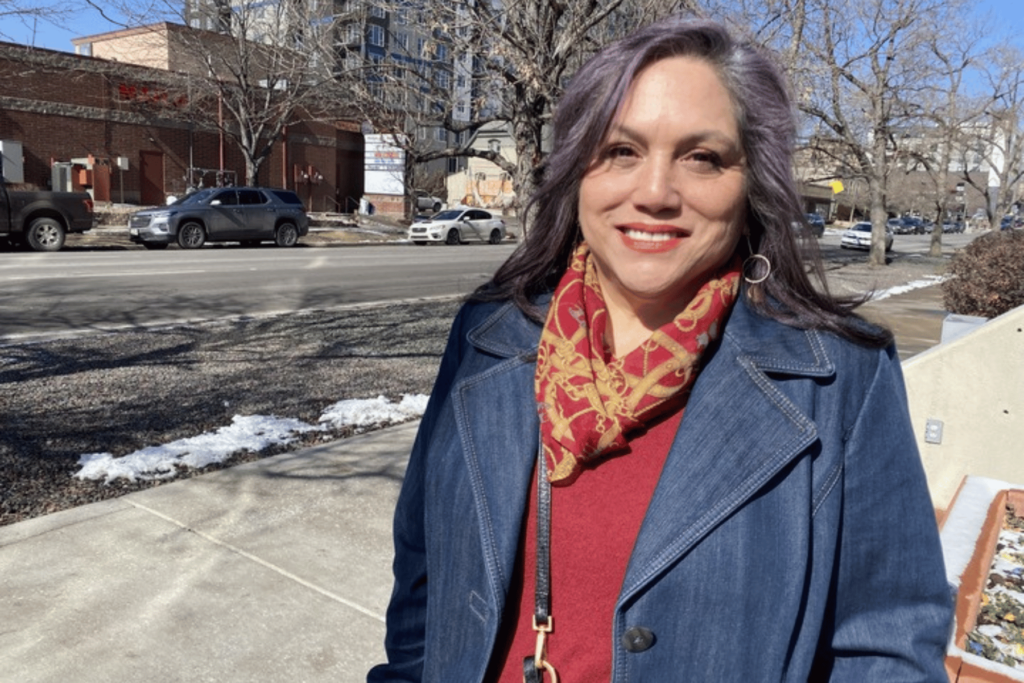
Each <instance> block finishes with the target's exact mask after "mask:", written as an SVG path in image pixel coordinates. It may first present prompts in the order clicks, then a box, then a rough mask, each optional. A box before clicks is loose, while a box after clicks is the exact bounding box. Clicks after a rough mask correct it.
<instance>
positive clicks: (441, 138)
mask: <svg viewBox="0 0 1024 683" xmlns="http://www.w3.org/2000/svg"><path fill="white" fill-rule="evenodd" d="M436 136H437V141H438V142H448V131H447V130H445V129H444V128H442V127H441V126H438V127H437V129H436Z"/></svg>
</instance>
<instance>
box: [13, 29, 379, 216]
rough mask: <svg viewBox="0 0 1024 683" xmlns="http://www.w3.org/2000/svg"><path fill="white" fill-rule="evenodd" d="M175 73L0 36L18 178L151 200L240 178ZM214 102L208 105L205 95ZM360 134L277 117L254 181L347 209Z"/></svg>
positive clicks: (323, 206)
mask: <svg viewBox="0 0 1024 683" xmlns="http://www.w3.org/2000/svg"><path fill="white" fill-rule="evenodd" d="M180 81H181V78H180V74H171V73H170V72H168V71H165V70H162V69H159V68H150V67H143V66H136V65H131V64H125V63H123V62H117V61H112V60H107V59H100V58H97V57H90V56H81V55H72V54H68V53H64V52H55V51H50V50H40V49H37V48H30V47H25V46H21V45H15V44H11V43H2V42H0V141H4V142H7V143H12V142H13V143H20V144H16V145H10V144H8V145H7V147H8V148H13V149H18V148H20V150H21V154H22V162H23V163H22V168H23V175H24V183H23V185H24V186H25V187H28V188H36V189H40V188H42V189H49V188H53V189H76V190H77V189H83V188H84V189H87V190H89V191H90V192H92V193H93V195H94V198H95V199H96V201H97V202H104V201H112V202H118V203H121V202H123V203H130V204H143V205H153V204H162V203H164V201H165V199H166V197H167V196H168V195H180V194H182V193H183V192H184V191H185V190H186V187H187V186H188V184H189V182H190V181H191V182H192V184H193V185H202V186H210V185H215V184H217V183H218V182H219V181H220V182H226V183H229V184H241V183H243V182H244V178H245V173H244V170H245V164H244V161H243V159H242V155H241V152H240V151H239V150H238V148H237V147H236V146H235V145H234V143H233V142H232V141H231V139H230V137H228V136H224V135H222V134H221V132H220V130H219V129H218V127H217V126H216V125H214V124H211V123H209V122H203V120H202V119H200V118H198V117H193V116H190V113H192V112H191V111H190V109H191V108H192V107H194V106H204V107H210V106H211V103H203V104H202V105H199V103H193V102H190V101H189V97H188V91H187V89H185V90H182V88H181V87H180ZM212 106H213V107H216V104H212ZM363 147H364V145H363V136H362V134H361V133H360V130H359V126H358V124H356V123H352V122H337V123H334V124H331V123H323V122H317V121H302V122H298V123H293V124H291V125H289V126H288V128H287V129H286V133H285V136H284V139H283V140H279V141H277V142H275V143H274V145H273V148H272V152H271V154H270V157H269V158H268V159H267V160H266V161H265V162H264V163H263V166H262V167H261V169H260V174H259V178H258V182H259V184H261V185H268V186H274V187H286V188H288V189H292V190H295V191H296V192H298V194H299V196H301V197H302V198H303V200H304V201H305V202H306V206H307V208H308V209H310V210H315V211H341V212H351V211H354V210H355V209H356V207H357V206H358V201H359V198H360V197H361V196H362V194H363Z"/></svg>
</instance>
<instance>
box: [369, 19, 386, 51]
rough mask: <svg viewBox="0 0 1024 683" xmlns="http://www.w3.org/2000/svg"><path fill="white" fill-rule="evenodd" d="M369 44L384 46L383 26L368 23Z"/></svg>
mask: <svg viewBox="0 0 1024 683" xmlns="http://www.w3.org/2000/svg"><path fill="white" fill-rule="evenodd" d="M370 45H376V46H377V47H384V27H383V26H377V25H376V24H371V25H370Z"/></svg>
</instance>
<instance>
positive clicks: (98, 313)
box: [0, 229, 974, 340]
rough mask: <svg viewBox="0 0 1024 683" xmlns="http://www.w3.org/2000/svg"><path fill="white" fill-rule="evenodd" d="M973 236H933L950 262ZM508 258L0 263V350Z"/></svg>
mask: <svg viewBox="0 0 1024 683" xmlns="http://www.w3.org/2000/svg"><path fill="white" fill-rule="evenodd" d="M839 237H840V233H839V231H838V230H832V229H830V230H828V231H827V232H826V234H825V235H824V236H823V237H822V238H821V239H820V240H819V245H820V248H821V251H822V255H823V256H824V258H825V259H826V261H828V262H830V263H832V264H835V265H842V264H849V263H857V262H863V261H866V260H867V252H864V251H855V250H846V249H841V248H840V247H839ZM973 238H974V235H964V234H951V235H944V236H943V251H944V252H945V253H946V254H947V255H950V254H952V252H953V251H954V250H955V249H956V248H958V247H961V246H963V245H965V244H967V243H968V242H970V241H971V240H972V239H973ZM929 241H930V236H928V235H897V236H896V239H895V242H894V247H893V252H892V254H891V255H890V256H891V257H892V258H894V259H906V258H908V257H911V258H912V257H913V256H914V255H922V256H923V255H926V254H927V253H928V248H929ZM514 248H515V244H514V243H507V244H502V245H498V246H492V245H484V244H468V245H462V246H460V247H456V248H452V247H445V246H427V247H416V246H413V245H410V244H404V243H401V244H390V245H374V246H358V247H350V248H349V247H346V248H325V247H304V248H296V249H275V248H272V247H261V248H256V249H251V248H248V249H247V248H242V247H239V246H237V245H226V246H214V247H207V248H204V249H200V250H196V251H183V250H180V249H176V248H172V249H168V250H166V251H146V250H142V249H125V250H113V251H104V250H102V249H97V250H88V249H86V250H80V251H63V252H58V253H54V254H50V253H42V254H41V253H33V252H23V251H11V252H6V253H2V254H0V339H7V340H12V339H13V340H24V339H26V338H36V337H53V336H60V335H64V334H71V333H75V332H79V331H87V330H93V331H95V330H111V329H124V328H144V327H152V326H156V325H162V324H170V323H177V322H181V321H200V320H215V319H222V318H237V317H243V316H257V315H261V314H268V313H282V312H292V311H300V310H329V309H332V308H335V307H338V306H343V305H349V304H358V303H369V302H386V301H402V300H409V299H417V298H429V297H438V296H451V295H459V294H466V293H468V292H470V291H472V290H473V289H474V288H475V287H477V286H478V285H480V284H483V283H484V282H485V281H486V280H487V279H488V278H489V277H490V275H491V274H492V273H493V272H494V270H495V269H496V268H497V267H498V266H499V265H500V264H501V263H502V262H503V261H504V260H505V259H506V258H508V256H509V254H511V253H512V250H513V249H514Z"/></svg>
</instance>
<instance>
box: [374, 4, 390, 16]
mask: <svg viewBox="0 0 1024 683" xmlns="http://www.w3.org/2000/svg"><path fill="white" fill-rule="evenodd" d="M370 16H371V17H377V18H378V19H384V18H386V17H387V16H388V13H387V12H385V11H384V8H383V7H379V6H377V5H371V6H370Z"/></svg>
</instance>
